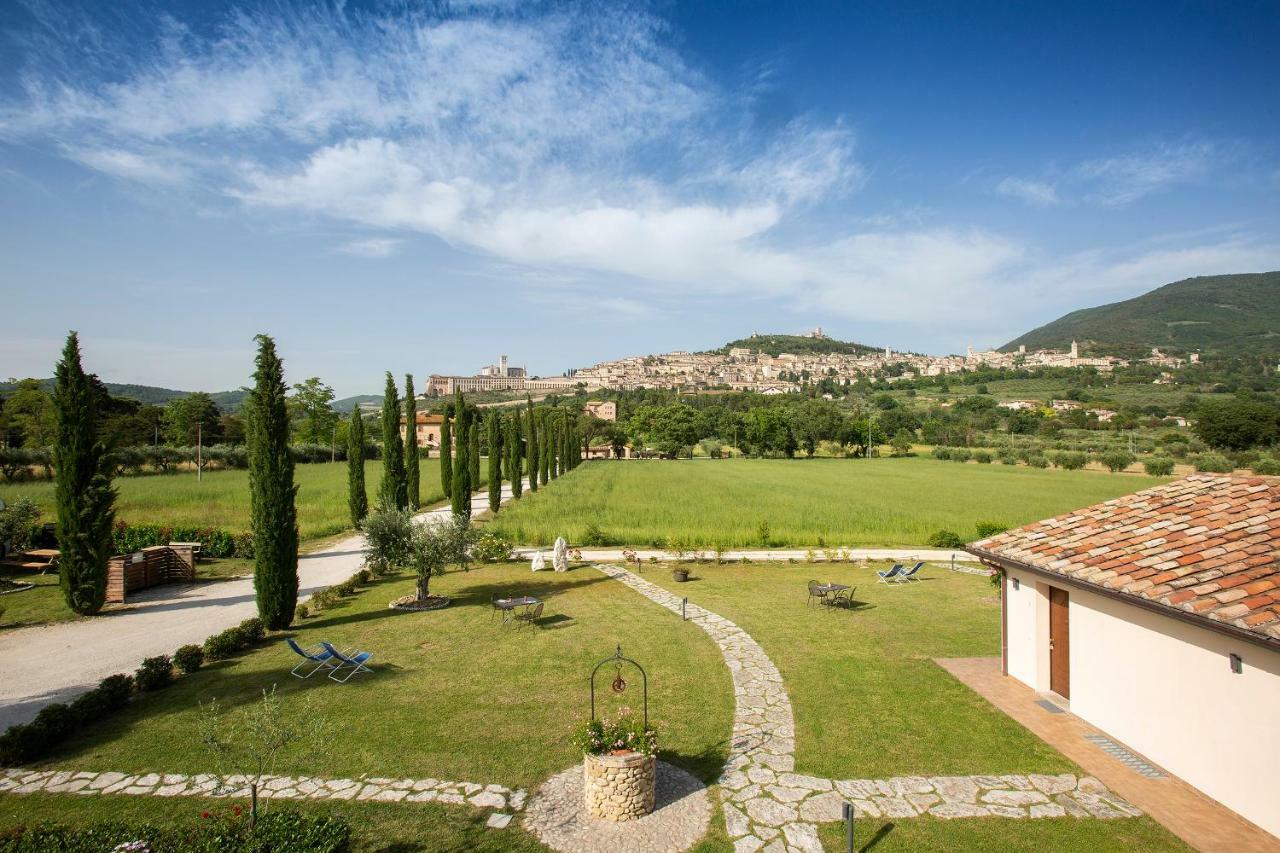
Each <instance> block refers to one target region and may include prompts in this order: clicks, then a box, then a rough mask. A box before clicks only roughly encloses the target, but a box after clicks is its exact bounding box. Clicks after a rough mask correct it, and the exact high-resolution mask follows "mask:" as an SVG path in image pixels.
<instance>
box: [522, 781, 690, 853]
mask: <svg viewBox="0 0 1280 853" xmlns="http://www.w3.org/2000/svg"><path fill="white" fill-rule="evenodd" d="M657 770H658V780H657V806H656V808H654V810H653V812H652V813H651V814H648V815H645V816H644V817H642V818H639V819H637V820H628V821H622V822H619V823H614V822H613V821H608V820H599V819H596V818H593V817H590V816H589V815H588V814H587V811H586V808H584V806H583V779H582V765H581V764H579V765H577V766H576V767H570V768H569V769H568V770H565V771H564V772H563V773H557V774H556V775H555V776H552V777H551V778H550V779H548V780H547V781H546V782H544V783H543V784H542V786H541V787H540V788H538V790H537V791H535V792H534V795H533V797H532V798H530V800H529V807H528V809H526V811H525V815H524V827H525V829H527V830H529V831H530V832H532V833H533V834H534V835H536V836H537V837H538V840H539V841H541V842H542V843H543V844H545V845H547V846H548V847H550V848H551V849H552V850H557V851H559V852H560V853H597V851H601V850H607V851H608V853H651V851H670V853H679V851H683V850H688V849H689V848H690V847H692V846H693V845H694V844H696V843H698V839H700V838H702V836H703V835H705V834H706V832H707V826H708V825H709V824H710V823H711V798H710V796H709V795H708V794H707V789H706V787H704V786H703V784H702V783H701V782H699V781H698V779H697V778H696V777H694V776H692V775H690V774H689V773H686V772H685V771H684V770H681V769H680V768H678V767H673V766H672V765H670V764H667V763H666V762H665V761H659V762H658V767H657Z"/></svg>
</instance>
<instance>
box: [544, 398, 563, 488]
mask: <svg viewBox="0 0 1280 853" xmlns="http://www.w3.org/2000/svg"><path fill="white" fill-rule="evenodd" d="M547 427H548V429H547V433H548V439H549V440H548V441H547V451H548V454H547V455H548V457H549V458H548V459H547V474H548V475H549V476H550V477H551V479H553V480H554V479H555V478H556V477H559V476H560V466H561V465H562V464H564V463H563V462H562V461H561V460H563V459H564V454H563V453H562V452H561V451H563V450H564V438H563V436H562V433H563V430H561V429H560V413H559V412H558V411H557V412H555V414H554V416H553V417H550V418H548V419H547Z"/></svg>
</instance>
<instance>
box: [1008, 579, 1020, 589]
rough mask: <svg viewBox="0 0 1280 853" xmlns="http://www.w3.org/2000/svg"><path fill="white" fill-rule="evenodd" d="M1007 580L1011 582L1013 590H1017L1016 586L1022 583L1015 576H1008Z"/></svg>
mask: <svg viewBox="0 0 1280 853" xmlns="http://www.w3.org/2000/svg"><path fill="white" fill-rule="evenodd" d="M1009 581H1010V582H1011V583H1012V584H1013V591H1014V592H1017V591H1018V588H1019V587H1021V586H1022V583H1021V582H1020V581H1019V580H1018V579H1017V578H1009Z"/></svg>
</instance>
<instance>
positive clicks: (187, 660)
mask: <svg viewBox="0 0 1280 853" xmlns="http://www.w3.org/2000/svg"><path fill="white" fill-rule="evenodd" d="M203 664H204V649H202V648H200V647H199V646H197V645H193V644H188V645H185V646H180V647H179V648H178V650H177V651H175V652H174V653H173V665H174V666H176V667H177V668H178V669H180V670H182V672H183V673H185V674H186V675H190V674H191V673H193V672H195V671H196V670H198V669H199V668H200V667H201V666H202V665H203Z"/></svg>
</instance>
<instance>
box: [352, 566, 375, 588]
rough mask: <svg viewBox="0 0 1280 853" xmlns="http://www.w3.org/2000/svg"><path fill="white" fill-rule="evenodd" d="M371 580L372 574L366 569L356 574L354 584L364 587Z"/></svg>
mask: <svg viewBox="0 0 1280 853" xmlns="http://www.w3.org/2000/svg"><path fill="white" fill-rule="evenodd" d="M372 579H373V573H372V572H370V571H369V570H368V569H361V570H360V571H358V572H356V582H357V583H359V584H360V585H361V586H364V585H365V584H367V583H368V582H369V581H370V580H372Z"/></svg>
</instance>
